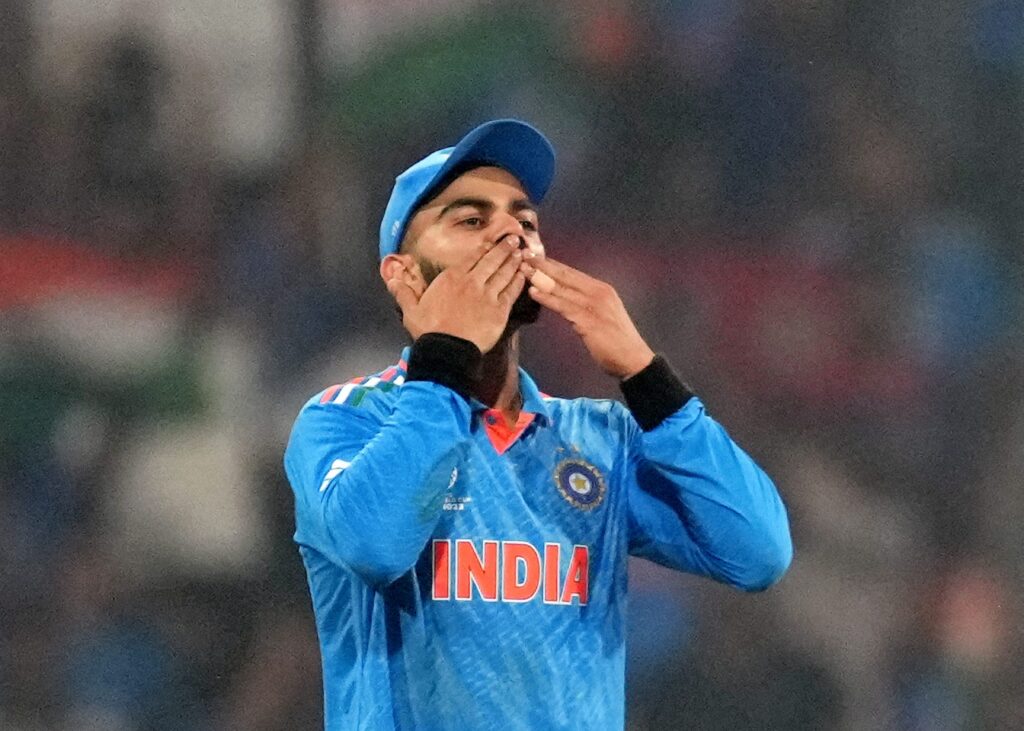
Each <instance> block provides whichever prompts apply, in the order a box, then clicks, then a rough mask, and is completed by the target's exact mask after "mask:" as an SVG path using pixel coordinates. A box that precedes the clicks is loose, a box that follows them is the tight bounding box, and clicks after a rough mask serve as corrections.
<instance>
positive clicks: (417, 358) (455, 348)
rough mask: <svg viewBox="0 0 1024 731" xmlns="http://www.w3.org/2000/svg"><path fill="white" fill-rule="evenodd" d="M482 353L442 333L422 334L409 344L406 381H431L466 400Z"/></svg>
mask: <svg viewBox="0 0 1024 731" xmlns="http://www.w3.org/2000/svg"><path fill="white" fill-rule="evenodd" d="M482 358H483V354H482V353H481V352H480V348H478V347H476V345H474V344H473V343H471V342H470V341H469V340H465V339H463V338H459V337H456V336H454V335H448V334H446V333H425V334H423V335H420V336H419V337H418V338H417V339H416V342H415V343H413V345H412V352H410V353H409V367H408V368H407V369H406V376H405V380H406V381H432V382H434V383H439V384H440V385H442V386H447V387H448V388H450V389H451V390H453V391H455V392H456V393H458V394H459V395H460V396H462V398H464V399H466V400H467V401H469V398H470V391H471V390H472V386H473V382H474V381H475V380H476V379H477V376H478V375H479V371H480V361H481V359H482Z"/></svg>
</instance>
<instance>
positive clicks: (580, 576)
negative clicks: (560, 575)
mask: <svg viewBox="0 0 1024 731" xmlns="http://www.w3.org/2000/svg"><path fill="white" fill-rule="evenodd" d="M589 580H590V553H589V551H588V549H587V547H586V546H575V547H573V549H572V559H571V560H570V561H569V571H568V573H567V574H566V575H565V588H564V589H562V604H571V603H572V598H573V597H576V598H577V599H579V601H580V604H586V603H587V589H588V583H589Z"/></svg>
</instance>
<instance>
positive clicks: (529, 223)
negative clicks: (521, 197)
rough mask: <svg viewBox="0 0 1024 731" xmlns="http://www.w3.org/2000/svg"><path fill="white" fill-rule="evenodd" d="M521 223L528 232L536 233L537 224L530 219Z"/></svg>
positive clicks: (522, 220)
mask: <svg viewBox="0 0 1024 731" xmlns="http://www.w3.org/2000/svg"><path fill="white" fill-rule="evenodd" d="M519 223H521V224H522V225H523V228H524V229H525V230H526V231H536V230H537V224H535V223H534V222H533V221H531V220H530V219H528V218H524V219H521V220H520V221H519Z"/></svg>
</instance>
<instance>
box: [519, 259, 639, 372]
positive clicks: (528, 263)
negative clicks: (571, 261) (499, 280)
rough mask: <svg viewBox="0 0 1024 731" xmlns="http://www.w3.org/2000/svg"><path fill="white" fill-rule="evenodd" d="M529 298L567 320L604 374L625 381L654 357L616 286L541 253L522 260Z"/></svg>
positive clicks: (521, 267)
mask: <svg viewBox="0 0 1024 731" xmlns="http://www.w3.org/2000/svg"><path fill="white" fill-rule="evenodd" d="M520 271H522V272H523V273H524V274H525V275H526V277H527V279H529V280H530V289H529V293H530V297H532V298H533V299H534V300H535V301H537V302H539V303H540V304H542V305H543V306H544V307H547V308H548V309H550V310H554V311H555V312H557V313H558V314H560V315H561V316H562V317H564V318H565V319H566V320H568V321H569V322H570V323H571V324H572V326H573V329H574V330H575V331H576V333H577V334H578V335H579V336H580V337H581V338H582V339H583V345H584V346H586V348H587V350H588V351H589V352H590V355H591V357H592V358H593V359H594V360H595V361H596V362H597V364H598V365H599V366H600V367H601V370H603V371H604V372H605V373H607V374H608V375H611V376H615V377H616V378H620V379H623V380H625V379H626V378H629V377H631V376H635V375H636V374H637V373H639V372H640V371H642V370H643V369H644V368H646V367H647V366H648V365H650V363H651V361H652V360H653V359H654V351H653V350H651V349H650V347H649V346H648V345H647V343H646V342H644V339H643V337H641V336H640V333H639V332H638V331H637V329H636V325H634V324H633V320H632V319H631V318H630V316H629V313H628V312H626V307H625V305H623V304H622V300H621V299H620V298H619V294H618V292H616V291H615V288H614V287H613V286H612V285H610V284H608V283H607V282H602V281H601V280H600V279H595V278H594V277H591V276H589V275H587V274H584V273H583V272H581V271H579V270H577V269H573V268H572V267H571V266H568V265H566V264H562V263H560V262H557V261H555V260H553V259H547V258H544V257H542V256H540V257H534V258H530V259H527V260H525V261H523V263H522V264H521V265H520Z"/></svg>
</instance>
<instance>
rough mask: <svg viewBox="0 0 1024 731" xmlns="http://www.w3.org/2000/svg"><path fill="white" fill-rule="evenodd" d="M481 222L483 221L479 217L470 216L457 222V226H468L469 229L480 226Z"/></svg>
mask: <svg viewBox="0 0 1024 731" xmlns="http://www.w3.org/2000/svg"><path fill="white" fill-rule="evenodd" d="M483 222H484V219H482V218H481V217H480V216H470V217H468V218H464V219H462V220H461V221H459V225H460V226H468V227H469V228H476V227H477V226H480V225H482V224H483Z"/></svg>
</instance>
